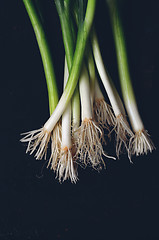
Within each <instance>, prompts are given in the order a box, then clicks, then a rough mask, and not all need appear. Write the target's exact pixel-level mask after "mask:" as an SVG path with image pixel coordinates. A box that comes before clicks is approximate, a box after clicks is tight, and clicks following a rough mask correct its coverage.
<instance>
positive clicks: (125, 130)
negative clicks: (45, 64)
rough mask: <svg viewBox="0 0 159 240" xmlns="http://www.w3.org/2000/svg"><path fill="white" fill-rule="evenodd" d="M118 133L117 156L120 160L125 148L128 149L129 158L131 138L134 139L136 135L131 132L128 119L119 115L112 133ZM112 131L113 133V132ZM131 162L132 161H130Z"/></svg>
mask: <svg viewBox="0 0 159 240" xmlns="http://www.w3.org/2000/svg"><path fill="white" fill-rule="evenodd" d="M113 130H114V131H115V133H116V155H117V157H118V158H119V155H120V153H121V152H122V148H123V146H124V147H125V148H126V150H127V152H128V156H129V138H131V137H133V136H134V134H133V132H132V131H131V129H130V127H129V124H128V122H127V120H126V118H125V117H124V116H123V115H122V114H119V115H118V116H117V117H116V124H115V126H114V128H113V129H112V131H113ZM112 131H111V132H112ZM129 159H130V158H129ZM130 161H131V159H130Z"/></svg>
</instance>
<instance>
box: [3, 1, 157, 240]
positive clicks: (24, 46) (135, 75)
mask: <svg viewBox="0 0 159 240" xmlns="http://www.w3.org/2000/svg"><path fill="white" fill-rule="evenodd" d="M46 2H47V8H46V11H48V14H47V17H48V18H47V19H48V20H47V21H48V22H49V24H48V31H49V32H50V33H49V39H50V43H51V47H52V51H53V57H54V62H55V68H56V75H57V78H58V79H62V75H63V70H62V69H63V68H62V65H63V45H62V40H61V37H60V36H61V35H60V34H61V32H60V27H59V22H58V17H57V14H56V11H55V8H54V5H53V1H46ZM128 2H129V3H128ZM98 4H99V5H98V6H97V13H96V27H97V32H98V35H99V36H100V44H101V47H102V52H103V57H104V60H105V63H106V66H107V68H108V70H109V73H110V74H111V76H112V78H113V80H114V81H115V83H116V84H117V88H118V89H119V90H120V88H119V83H118V77H117V76H118V75H117V67H116V59H115V51H114V45H113V40H112V35H111V30H110V26H109V22H108V17H107V16H106V14H105V13H106V8H105V5H104V4H105V3H104V1H98ZM103 6H104V7H103ZM158 13H159V4H158V1H143V0H135V1H127V4H126V5H125V8H124V15H123V17H124V20H125V33H126V39H127V47H128V54H129V63H130V68H131V76H132V79H133V85H134V89H135V93H136V97H137V102H138V106H139V110H140V113H141V116H142V119H143V121H144V124H145V128H146V129H148V131H149V133H150V134H151V136H152V139H153V141H154V143H155V146H156V148H158V145H159V140H158V136H159V134H158V133H159V131H158V104H159V102H158V99H159V98H158V81H159V57H158V56H159V24H158V22H159V14H158ZM97 18H98V21H97ZM102 21H103V22H102ZM0 29H1V32H0V59H1V65H0V69H1V70H0V71H1V88H0V106H1V124H0V132H1V138H0V147H1V167H0V240H19V239H21V240H27V239H28V240H37V239H45V240H47V239H53V240H54V239H61V240H65V239H82V240H85V239H96V240H100V239H108V240H110V239H129V240H130V239H133V240H135V239H140V240H145V239H152V240H157V239H159V232H158V224H159V206H158V205H159V195H158V192H159V174H158V170H159V163H158V161H159V160H158V149H157V150H156V151H154V152H153V153H152V154H148V155H147V156H142V157H138V158H136V157H134V158H133V161H134V164H133V165H132V164H130V163H129V161H128V159H127V157H126V155H122V156H121V157H120V160H119V161H116V162H114V161H111V160H106V163H107V170H103V171H102V172H101V173H98V172H95V171H94V170H91V169H89V168H88V169H86V170H83V169H79V178H80V181H79V182H78V183H77V184H76V185H73V184H71V183H70V182H65V183H63V184H59V183H58V180H57V179H55V175H54V173H53V172H52V171H49V170H47V169H46V168H45V167H44V168H43V166H44V162H41V161H35V159H34V158H33V156H30V155H26V154H25V146H23V144H21V143H20V142H19V139H20V133H21V132H25V131H28V130H32V129H37V128H39V127H41V125H43V123H44V122H45V121H46V119H47V118H48V116H49V113H48V102H47V91H46V84H45V78H44V73H43V68H42V63H41V59H40V55H39V51H38V47H37V44H36V41H35V36H34V33H33V30H32V27H31V24H30V21H29V19H28V16H27V14H26V11H25V9H24V6H23V3H22V1H5V0H1V8H0ZM59 86H61V85H60V83H59ZM113 151H114V143H113V141H112V147H111V149H110V153H113Z"/></svg>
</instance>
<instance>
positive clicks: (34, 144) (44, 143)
mask: <svg viewBox="0 0 159 240" xmlns="http://www.w3.org/2000/svg"><path fill="white" fill-rule="evenodd" d="M21 135H26V136H25V137H23V138H22V139H21V140H20V141H21V142H24V143H25V142H26V143H28V146H27V149H26V153H28V152H30V155H31V154H33V153H34V152H36V153H35V158H36V159H38V160H39V159H42V158H43V157H44V158H45V159H46V156H47V148H48V143H49V141H50V136H51V133H50V132H48V131H47V130H46V129H45V128H44V127H43V128H40V129H38V130H33V131H30V132H26V133H22V134H21Z"/></svg>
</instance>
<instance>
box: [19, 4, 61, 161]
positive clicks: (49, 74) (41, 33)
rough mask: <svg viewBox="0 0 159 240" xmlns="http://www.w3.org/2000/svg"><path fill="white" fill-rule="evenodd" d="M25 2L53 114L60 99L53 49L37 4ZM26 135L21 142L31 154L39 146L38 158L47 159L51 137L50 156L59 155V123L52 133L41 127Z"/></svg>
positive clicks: (36, 155)
mask: <svg viewBox="0 0 159 240" xmlns="http://www.w3.org/2000/svg"><path fill="white" fill-rule="evenodd" d="M23 3H24V5H25V8H26V11H27V13H28V15H29V18H30V21H31V24H32V27H33V30H34V33H35V36H36V40H37V43H38V46H39V50H40V54H41V58H42V62H43V67H44V72H45V77H46V83H47V90H48V98H49V109H50V115H51V114H52V113H53V111H54V110H55V108H56V106H57V103H58V100H59V99H58V89H57V83H56V77H55V72H54V65H53V60H52V56H51V51H50V48H49V44H48V40H47V35H46V33H45V30H44V26H43V20H42V15H41V14H40V13H39V10H38V7H37V5H36V4H35V2H34V1H32V0H23ZM25 135H26V136H25V137H23V138H22V139H21V142H28V147H27V150H26V152H30V154H32V153H34V152H35V151H36V149H37V147H39V148H38V150H37V151H36V154H35V157H36V159H42V158H43V156H45V159H46V153H47V145H48V143H49V141H50V138H51V139H52V144H51V145H52V151H51V157H50V158H52V157H55V156H57V155H58V153H59V150H58V149H59V144H60V138H61V134H60V124H59V123H58V124H56V127H55V130H54V132H52V133H51V132H49V131H44V129H43V128H40V129H38V130H33V131H30V132H27V133H25ZM55 142H56V144H55Z"/></svg>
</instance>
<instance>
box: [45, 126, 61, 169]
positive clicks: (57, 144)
mask: <svg viewBox="0 0 159 240" xmlns="http://www.w3.org/2000/svg"><path fill="white" fill-rule="evenodd" d="M61 142H62V135H61V122H58V123H57V124H56V126H55V128H54V130H53V131H52V132H51V155H50V158H49V161H48V164H47V168H50V169H53V170H54V171H55V170H56V168H57V165H58V161H59V158H60V151H61Z"/></svg>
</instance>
